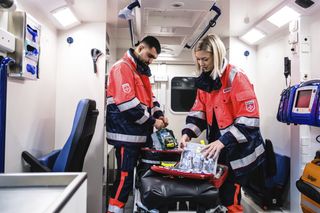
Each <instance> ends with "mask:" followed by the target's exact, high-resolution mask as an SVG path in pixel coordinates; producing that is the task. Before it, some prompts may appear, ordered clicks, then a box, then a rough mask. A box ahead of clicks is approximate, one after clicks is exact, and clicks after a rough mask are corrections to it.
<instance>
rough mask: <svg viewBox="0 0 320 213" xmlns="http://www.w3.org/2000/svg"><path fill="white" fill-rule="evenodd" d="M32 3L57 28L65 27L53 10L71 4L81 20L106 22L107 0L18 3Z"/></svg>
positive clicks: (26, 0)
mask: <svg viewBox="0 0 320 213" xmlns="http://www.w3.org/2000/svg"><path fill="white" fill-rule="evenodd" d="M21 1H22V4H28V5H32V7H34V8H35V9H37V10H39V11H40V12H41V13H42V14H43V15H45V16H46V17H47V18H48V19H49V20H50V21H51V22H52V23H53V24H54V25H55V26H56V28H57V29H61V30H63V28H62V27H61V26H60V25H59V24H58V23H57V22H56V20H55V19H54V18H53V16H52V15H51V13H50V12H51V11H53V10H55V9H58V8H60V7H63V6H66V5H69V6H70V8H71V9H72V10H73V12H74V13H75V15H76V16H77V18H78V19H79V20H80V22H106V21H107V6H106V5H107V2H106V0H20V1H19V0H18V3H19V2H21Z"/></svg>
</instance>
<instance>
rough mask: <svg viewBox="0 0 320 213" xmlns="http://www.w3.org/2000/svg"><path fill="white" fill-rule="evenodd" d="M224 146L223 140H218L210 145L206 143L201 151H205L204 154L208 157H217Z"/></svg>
mask: <svg viewBox="0 0 320 213" xmlns="http://www.w3.org/2000/svg"><path fill="white" fill-rule="evenodd" d="M223 148H224V145H223V143H222V142H221V141H219V140H216V141H214V142H212V143H210V144H208V145H206V146H205V147H204V148H203V149H202V150H201V152H203V156H204V157H206V158H212V157H213V159H217V158H218V156H219V153H220V152H221V150H222V149H223Z"/></svg>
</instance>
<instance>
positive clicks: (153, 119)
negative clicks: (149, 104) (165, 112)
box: [145, 116, 156, 126]
mask: <svg viewBox="0 0 320 213" xmlns="http://www.w3.org/2000/svg"><path fill="white" fill-rule="evenodd" d="M155 122H156V119H155V118H154V117H152V116H150V117H149V119H148V120H147V121H146V122H145V124H146V125H148V126H153V125H154V123H155Z"/></svg>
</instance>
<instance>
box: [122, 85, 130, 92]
mask: <svg viewBox="0 0 320 213" xmlns="http://www.w3.org/2000/svg"><path fill="white" fill-rule="evenodd" d="M121 87H122V91H123V92H124V93H130V92H131V87H130V85H129V84H128V83H125V84H122V85H121Z"/></svg>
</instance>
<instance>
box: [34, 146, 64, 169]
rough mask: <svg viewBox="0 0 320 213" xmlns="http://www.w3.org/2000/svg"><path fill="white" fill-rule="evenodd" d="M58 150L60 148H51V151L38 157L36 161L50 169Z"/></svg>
mask: <svg viewBox="0 0 320 213" xmlns="http://www.w3.org/2000/svg"><path fill="white" fill-rule="evenodd" d="M60 151H61V149H57V150H53V151H52V152H50V153H48V154H46V155H44V156H42V157H40V158H38V161H39V162H40V163H41V165H43V166H46V167H48V168H49V169H50V170H52V167H53V165H54V162H55V161H56V159H57V157H58V155H59V153H60Z"/></svg>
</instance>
